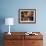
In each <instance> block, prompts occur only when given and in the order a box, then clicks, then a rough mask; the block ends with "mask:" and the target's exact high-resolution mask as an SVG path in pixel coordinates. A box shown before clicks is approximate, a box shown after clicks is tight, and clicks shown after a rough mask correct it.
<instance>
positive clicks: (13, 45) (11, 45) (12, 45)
mask: <svg viewBox="0 0 46 46" xmlns="http://www.w3.org/2000/svg"><path fill="white" fill-rule="evenodd" d="M4 46H23V40H5V41H4Z"/></svg>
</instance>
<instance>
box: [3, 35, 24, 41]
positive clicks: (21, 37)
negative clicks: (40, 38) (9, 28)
mask: <svg viewBox="0 0 46 46" xmlns="http://www.w3.org/2000/svg"><path fill="white" fill-rule="evenodd" d="M4 39H6V40H9V39H10V40H14V39H15V40H22V39H24V36H23V35H15V36H12V35H11V36H10V35H6V36H4Z"/></svg>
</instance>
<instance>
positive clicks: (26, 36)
mask: <svg viewBox="0 0 46 46" xmlns="http://www.w3.org/2000/svg"><path fill="white" fill-rule="evenodd" d="M25 39H28V40H29V39H35V40H37V39H41V40H42V39H43V36H41V35H38V36H37V35H33V36H29V35H25Z"/></svg>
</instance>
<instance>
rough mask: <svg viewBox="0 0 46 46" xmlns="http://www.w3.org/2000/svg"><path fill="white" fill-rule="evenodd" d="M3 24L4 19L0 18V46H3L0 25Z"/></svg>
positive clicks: (0, 26)
mask: <svg viewBox="0 0 46 46" xmlns="http://www.w3.org/2000/svg"><path fill="white" fill-rule="evenodd" d="M4 23H5V17H4V16H0V46H3V39H4V38H3V34H4V33H3V32H2V25H3V24H4Z"/></svg>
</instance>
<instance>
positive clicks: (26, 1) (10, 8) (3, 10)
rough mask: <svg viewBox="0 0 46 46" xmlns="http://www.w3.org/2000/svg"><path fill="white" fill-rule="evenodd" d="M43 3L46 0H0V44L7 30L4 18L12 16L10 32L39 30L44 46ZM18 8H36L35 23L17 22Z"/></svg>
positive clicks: (44, 9) (45, 34) (45, 9)
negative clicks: (12, 21)
mask: <svg viewBox="0 0 46 46" xmlns="http://www.w3.org/2000/svg"><path fill="white" fill-rule="evenodd" d="M45 4H46V0H36V1H35V0H19V1H18V0H0V46H4V33H5V32H7V33H8V31H9V26H7V25H5V18H14V25H11V29H10V31H11V32H40V33H41V34H42V35H43V37H42V38H43V39H42V40H43V45H42V46H46V21H45V20H46V6H45ZM19 9H36V23H24V24H23V23H19V21H18V18H19ZM36 34H37V33H36ZM16 37H17V36H16ZM24 38H26V37H24ZM23 46H24V45H23Z"/></svg>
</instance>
